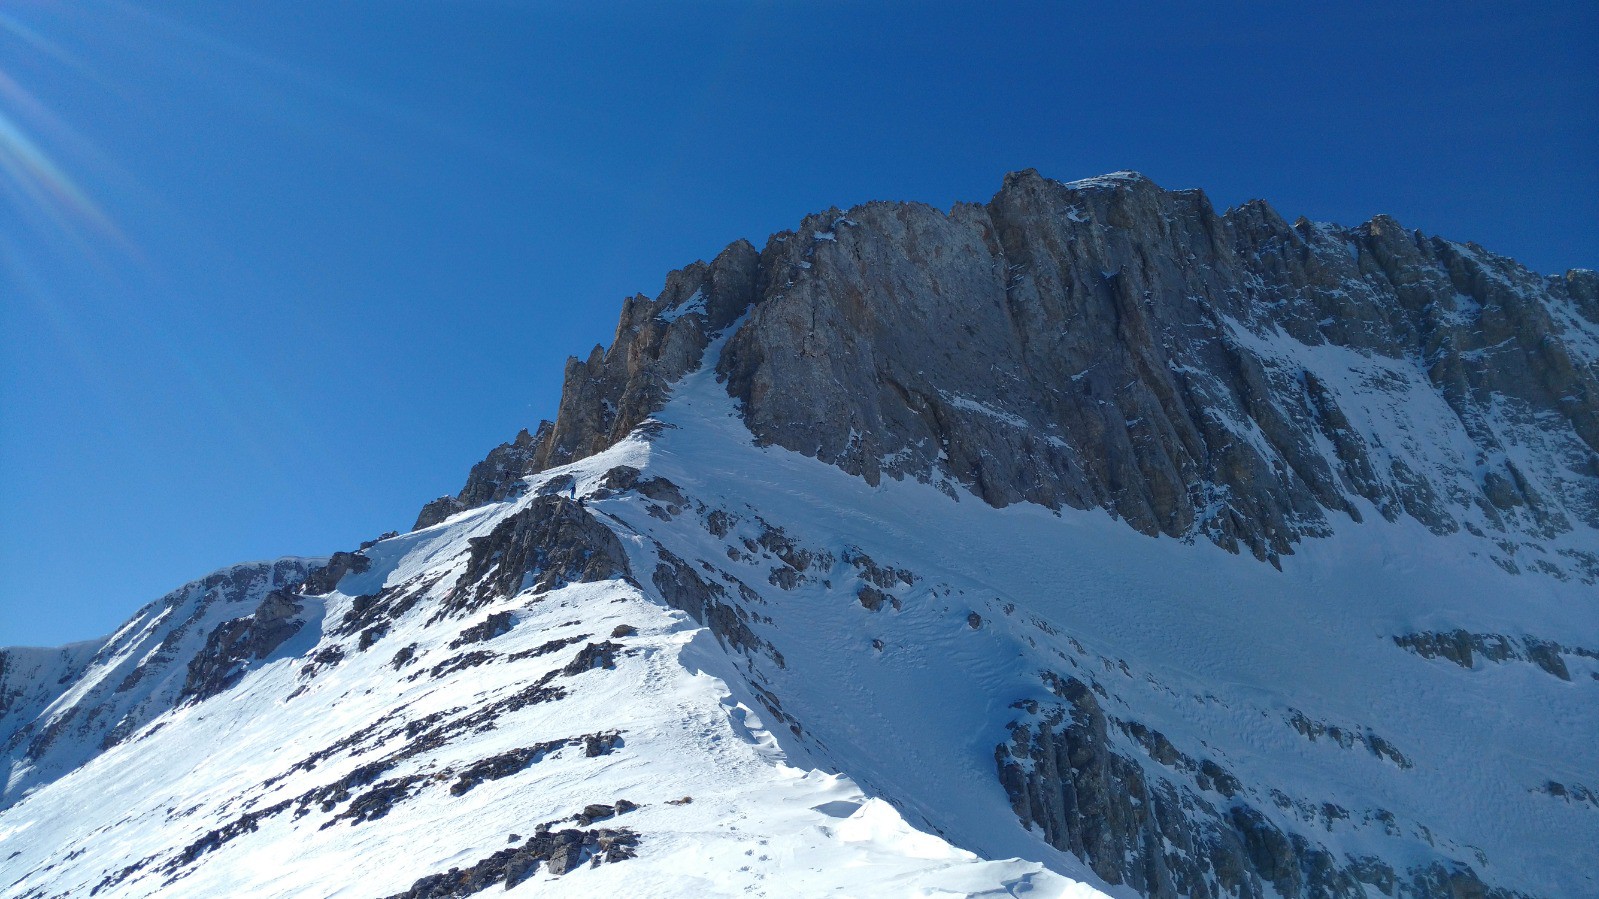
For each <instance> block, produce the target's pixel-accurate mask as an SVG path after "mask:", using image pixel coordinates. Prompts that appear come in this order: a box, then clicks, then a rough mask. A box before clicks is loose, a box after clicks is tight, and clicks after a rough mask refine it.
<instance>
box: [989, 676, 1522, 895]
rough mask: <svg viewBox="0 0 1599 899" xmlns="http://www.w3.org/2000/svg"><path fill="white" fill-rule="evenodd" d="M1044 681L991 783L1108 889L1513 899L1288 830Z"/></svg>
mask: <svg viewBox="0 0 1599 899" xmlns="http://www.w3.org/2000/svg"><path fill="white" fill-rule="evenodd" d="M1047 680H1049V682H1050V683H1051V686H1052V689H1053V691H1054V692H1055V694H1056V695H1057V696H1058V697H1059V699H1061V700H1062V702H1061V703H1059V704H1050V703H1041V702H1037V701H1032V700H1029V701H1027V702H1023V703H1019V704H1018V706H1017V707H1018V708H1019V709H1020V710H1021V711H1022V713H1023V716H1022V717H1021V718H1020V719H1019V720H1017V721H1015V722H1013V723H1012V724H1011V740H1010V742H1008V743H1002V744H1000V745H999V747H998V748H996V749H995V753H994V755H995V759H996V761H997V763H998V766H999V776H1000V781H1001V783H1003V784H1004V787H1005V791H1006V793H1007V794H1008V795H1009V797H1010V801H1011V806H1012V808H1013V809H1014V810H1015V811H1016V814H1017V816H1018V817H1020V818H1021V819H1022V821H1023V822H1024V823H1026V824H1028V825H1029V826H1033V827H1037V828H1038V829H1040V830H1041V831H1042V832H1043V834H1044V838H1045V839H1046V840H1048V841H1049V843H1050V844H1052V845H1054V846H1055V847H1057V848H1059V849H1062V850H1064V851H1067V852H1070V853H1072V854H1073V855H1076V856H1078V857H1080V858H1082V859H1084V860H1085V861H1087V862H1088V864H1089V866H1090V867H1092V868H1093V870H1094V873H1095V874H1097V875H1099V876H1100V877H1101V878H1103V879H1104V880H1105V882H1107V883H1110V884H1125V885H1127V886H1129V887H1131V888H1133V889H1134V890H1136V891H1138V893H1139V894H1140V895H1144V896H1150V897H1159V899H1176V897H1178V896H1207V897H1210V896H1218V897H1219V896H1236V897H1244V899H1264V897H1266V896H1271V895H1276V896H1282V897H1287V899H1295V897H1350V899H1363V897H1365V896H1368V895H1370V894H1371V893H1370V891H1369V889H1368V888H1374V889H1375V890H1377V891H1378V892H1380V893H1382V894H1384V895H1388V896H1401V897H1423V896H1427V897H1431V896H1437V897H1467V896H1470V897H1498V899H1508V897H1511V896H1515V895H1518V894H1515V893H1512V892H1509V891H1506V890H1503V889H1499V888H1493V887H1489V886H1488V885H1486V884H1484V883H1483V881H1482V879H1481V878H1480V877H1479V876H1478V874H1477V872H1476V871H1475V870H1474V869H1473V868H1472V866H1471V865H1470V864H1469V863H1467V862H1465V861H1462V860H1458V859H1454V858H1449V857H1440V858H1438V859H1437V860H1436V861H1433V862H1430V863H1427V864H1423V865H1419V866H1416V867H1413V868H1411V869H1408V870H1395V869H1394V868H1393V867H1392V866H1391V865H1389V864H1387V863H1385V862H1383V861H1382V860H1380V859H1376V858H1369V857H1352V856H1346V855H1342V854H1340V853H1338V852H1336V851H1334V850H1333V849H1330V848H1328V847H1327V846H1324V845H1321V844H1319V843H1317V842H1315V841H1314V840H1313V839H1312V838H1308V837H1307V836H1305V835H1304V834H1303V833H1301V832H1299V831H1295V830H1285V829H1283V828H1282V827H1279V826H1278V825H1277V824H1275V823H1273V821H1272V817H1271V815H1270V814H1268V813H1267V812H1266V811H1263V810H1262V808H1258V807H1256V806H1255V805H1254V804H1253V803H1252V801H1251V795H1250V794H1251V793H1254V792H1255V791H1257V790H1258V791H1260V792H1266V785H1253V789H1251V790H1249V791H1248V792H1246V790H1245V787H1244V785H1243V784H1241V783H1239V782H1238V780H1237V779H1236V778H1234V777H1232V775H1231V774H1229V773H1228V772H1227V771H1226V770H1225V769H1223V768H1221V767H1220V766H1218V765H1217V764H1216V763H1215V762H1213V761H1210V760H1208V759H1207V760H1195V759H1191V758H1188V757H1186V756H1184V755H1183V754H1182V753H1181V752H1179V751H1178V750H1177V749H1176V748H1175V747H1173V746H1172V745H1171V744H1170V742H1169V741H1167V740H1166V739H1165V737H1163V736H1161V735H1160V734H1159V733H1158V732H1155V731H1151V730H1149V729H1148V728H1146V727H1143V726H1141V725H1138V724H1136V723H1135V722H1117V721H1114V720H1113V719H1110V718H1109V717H1108V716H1107V715H1106V714H1105V712H1104V710H1103V709H1102V707H1101V706H1100V703H1099V701H1098V700H1097V699H1096V698H1095V695H1094V691H1093V690H1092V689H1091V688H1090V687H1088V686H1087V685H1085V684H1084V683H1083V682H1081V681H1079V680H1076V679H1074V678H1067V679H1060V678H1049V679H1047ZM1113 727H1115V728H1116V729H1119V730H1121V731H1123V732H1125V733H1127V734H1128V736H1130V737H1132V738H1133V739H1134V740H1135V741H1136V742H1137V744H1139V745H1141V746H1142V747H1143V751H1145V752H1147V753H1148V754H1149V756H1150V758H1151V760H1152V761H1154V762H1155V763H1157V764H1159V765H1163V766H1166V767H1168V768H1170V769H1171V770H1172V771H1174V772H1182V773H1184V774H1187V775H1188V776H1187V777H1185V778H1182V779H1179V778H1178V777H1170V778H1168V777H1160V776H1154V775H1151V774H1150V773H1149V771H1148V769H1147V768H1146V767H1145V766H1143V765H1141V764H1139V762H1138V761H1137V760H1135V759H1134V758H1133V757H1132V756H1131V755H1130V754H1128V753H1127V751H1126V750H1124V749H1121V748H1120V747H1118V745H1117V743H1116V741H1115V740H1113V738H1112V728H1113ZM1185 781H1186V782H1185ZM1333 813H1334V814H1338V815H1343V816H1347V815H1348V813H1347V812H1345V811H1344V810H1334V812H1333ZM1379 820H1380V823H1382V824H1384V825H1386V824H1387V822H1388V819H1379ZM1273 891H1274V892H1273Z"/></svg>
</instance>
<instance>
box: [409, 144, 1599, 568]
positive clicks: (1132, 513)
mask: <svg viewBox="0 0 1599 899" xmlns="http://www.w3.org/2000/svg"><path fill="white" fill-rule="evenodd" d="M1596 297H1599V276H1596V275H1595V273H1594V272H1592V271H1587V270H1581V269H1579V270H1573V271H1571V272H1569V273H1567V274H1566V275H1564V276H1558V277H1546V276H1543V275H1539V274H1537V273H1534V272H1531V271H1528V270H1527V269H1525V268H1524V267H1522V266H1520V265H1518V264H1516V263H1515V262H1513V261H1512V260H1509V259H1505V258H1503V257H1499V256H1495V255H1493V254H1492V253H1489V252H1487V251H1486V250H1483V249H1482V248H1480V247H1477V246H1475V245H1471V244H1459V243H1455V242H1452V241H1448V240H1444V239H1442V238H1437V237H1428V236H1425V235H1422V234H1420V233H1418V232H1413V231H1409V230H1406V229H1404V228H1402V227H1400V226H1399V225H1398V223H1396V222H1394V221H1393V220H1392V219H1390V218H1387V217H1385V216H1379V217H1377V218H1375V219H1373V220H1372V221H1370V222H1368V223H1367V224H1365V225H1363V226H1361V227H1358V228H1342V227H1338V226H1332V225H1320V224H1314V223H1311V222H1308V221H1305V220H1300V221H1298V222H1295V223H1293V224H1289V223H1287V222H1286V221H1285V220H1283V219H1282V218H1281V217H1280V216H1278V215H1277V213H1276V212H1275V211H1273V210H1272V209H1271V208H1270V207H1269V206H1268V205H1266V204H1265V203H1264V202H1260V201H1255V202H1251V203H1248V204H1245V205H1244V206H1242V207H1239V208H1237V209H1233V210H1229V211H1227V212H1226V213H1223V214H1218V213H1216V212H1215V211H1214V210H1213V209H1212V207H1211V205H1210V202H1209V200H1208V199H1207V198H1206V197H1205V195H1204V194H1203V193H1202V192H1200V191H1197V190H1185V191H1167V190H1163V189H1161V188H1160V187H1158V186H1156V185H1155V184H1154V183H1153V182H1151V181H1149V180H1148V179H1146V178H1144V177H1142V176H1140V175H1136V174H1133V173H1117V174H1114V175H1108V176H1104V177H1101V178H1093V179H1088V180H1086V181H1080V182H1073V183H1070V184H1064V183H1061V182H1056V181H1051V180H1049V179H1046V178H1043V177H1041V176H1040V175H1038V174H1037V173H1036V172H1033V171H1030V170H1029V171H1025V172H1018V173H1015V174H1012V175H1009V176H1007V177H1006V179H1005V183H1004V186H1003V188H1002V189H1001V190H1000V192H999V193H998V194H997V195H996V196H995V197H994V198H993V199H992V200H991V201H989V202H988V203H987V204H957V205H956V206H955V207H954V208H953V209H952V210H950V212H948V213H945V212H942V211H940V210H937V209H934V208H932V207H929V206H925V205H921V204H913V203H868V204H866V205H864V206H860V207H856V208H853V209H851V210H849V211H847V212H840V211H839V210H836V209H835V210H830V211H828V212H826V213H823V214H820V215H813V216H810V217H808V218H806V219H805V220H804V221H803V222H802V223H801V225H800V227H799V228H798V229H797V230H795V231H791V232H783V233H780V234H777V235H774V236H773V237H772V238H771V239H770V240H769V241H768V242H767V245H766V248H765V249H764V250H762V251H760V252H759V253H757V252H756V251H755V249H754V248H753V247H752V246H750V245H749V244H748V243H745V242H742V241H741V242H739V243H735V244H733V245H731V246H730V247H728V248H727V249H726V250H724V251H723V252H722V253H721V254H720V255H719V256H717V258H716V259H715V260H714V261H713V262H711V263H709V264H707V263H695V264H694V265H692V266H690V267H688V268H686V269H684V270H682V271H679V272H674V273H672V275H671V276H670V277H669V278H668V280H667V284H666V288H665V289H664V290H663V291H662V292H661V294H660V295H659V296H658V297H657V298H656V299H655V300H653V301H651V300H648V299H645V298H644V297H641V296H640V297H634V298H633V299H630V300H628V301H627V303H626V304H625V305H624V308H623V312H622V318H621V322H620V324H619V326H618V329H617V336H616V340H615V342H614V343H613V344H612V346H611V347H610V349H609V350H604V349H601V348H599V347H596V348H595V350H594V352H593V353H591V354H590V356H589V358H588V359H587V360H583V361H579V360H577V359H572V360H570V361H569V362H568V363H567V371H566V382H565V390H564V392H563V396H562V400H561V405H560V411H559V413H558V415H557V419H556V421H555V422H545V423H544V424H543V425H542V426H541V427H540V428H539V430H538V433H537V434H536V435H529V434H528V433H527V432H525V431H524V432H523V434H521V435H519V436H518V438H517V440H516V441H515V442H514V443H511V444H506V445H504V446H502V447H500V448H499V449H497V450H495V452H494V453H492V454H490V457H489V459H487V460H485V462H483V463H480V464H479V466H477V467H476V468H474V469H473V473H472V477H471V478H469V480H468V484H467V486H466V488H465V489H464V490H463V491H462V492H461V494H460V495H459V496H457V497H455V498H445V499H441V500H439V501H436V502H435V504H433V505H430V506H429V507H428V510H424V513H423V516H422V518H421V519H419V521H418V525H419V526H425V524H429V523H433V522H434V521H437V520H441V519H442V518H443V517H445V516H446V515H448V514H451V513H453V512H454V511H457V510H459V509H464V508H470V507H472V506H474V505H481V504H483V503H485V502H492V501H496V500H498V499H503V498H505V497H506V496H508V495H510V494H511V492H513V491H514V490H515V489H516V488H515V484H517V483H519V480H520V478H521V477H522V476H524V475H526V474H529V473H532V472H536V471H540V470H544V469H546V468H549V467H552V466H555V465H559V464H563V463H565V462H569V461H572V460H574V459H579V458H583V457H585V456H588V455H591V454H593V453H595V452H598V451H600V450H602V449H605V448H606V447H609V446H611V445H612V444H614V443H615V442H617V441H618V440H620V439H622V438H623V437H625V436H627V435H628V434H629V433H631V432H632V431H633V430H634V429H635V428H637V427H638V426H639V425H640V424H641V423H642V422H644V421H645V419H646V418H647V417H648V415H649V414H650V413H651V412H653V411H654V410H656V409H658V408H659V407H660V406H661V405H662V404H663V403H664V402H665V400H666V399H667V396H668V393H669V389H670V384H671V383H672V381H673V380H675V379H676V378H678V377H680V376H682V375H683V374H684V373H686V372H688V371H691V370H693V369H694V368H696V367H697V366H698V365H699V364H700V362H701V359H700V357H701V355H702V354H703V352H704V350H705V348H706V347H707V345H708V344H709V341H710V339H711V337H712V336H713V335H715V334H718V333H721V332H723V331H724V330H725V329H728V328H730V327H732V326H733V325H735V324H736V325H737V327H736V329H735V330H733V331H732V333H731V334H730V335H729V336H728V339H727V342H726V345H725V347H724V348H723V349H722V350H721V352H720V355H719V357H718V358H716V359H711V360H705V362H706V364H714V365H715V366H716V369H717V372H718V374H719V375H720V376H721V377H722V378H724V379H725V381H726V383H727V386H728V390H729V392H730V393H731V394H732V395H733V396H734V397H735V398H736V399H738V400H739V401H740V403H741V404H742V407H743V410H744V417H745V421H746V423H747V424H748V426H749V428H750V430H751V431H752V432H753V433H754V435H755V436H756V438H757V440H759V441H760V442H762V443H767V444H775V445H778V446H782V447H786V448H788V449H791V450H795V451H797V452H800V453H804V454H806V455H811V456H815V457H816V458H819V459H822V460H823V461H826V462H829V463H832V464H835V465H838V466H839V467H841V468H843V469H845V470H846V471H849V472H852V473H856V474H859V475H861V476H862V477H864V478H866V479H867V480H868V481H870V482H873V483H876V482H877V481H878V480H879V479H880V478H882V477H884V476H888V477H895V478H903V477H910V478H916V479H919V480H923V481H929V482H933V483H937V484H940V485H942V486H943V488H944V489H945V490H946V492H950V493H951V495H954V496H958V495H959V493H961V492H962V491H963V490H965V491H970V492H972V493H975V494H976V495H977V496H979V497H981V498H982V499H983V500H984V501H986V502H989V503H991V504H994V505H998V506H1003V505H1007V504H1011V503H1016V502H1031V503H1038V504H1041V505H1044V506H1048V507H1051V508H1061V507H1065V506H1070V507H1074V508H1096V507H1098V508H1104V509H1107V510H1109V511H1110V512H1112V513H1113V514H1115V515H1116V516H1118V517H1120V518H1122V519H1124V520H1126V521H1127V522H1128V523H1129V524H1130V525H1132V526H1133V527H1135V528H1137V529H1138V530H1140V531H1142V532H1144V533H1147V534H1165V535H1168V536H1173V537H1180V538H1187V539H1191V538H1201V537H1202V538H1205V539H1209V540H1212V541H1214V542H1216V543H1217V544H1219V545H1221V546H1224V547H1227V548H1228V549H1232V550H1234V551H1238V550H1243V549H1247V550H1248V551H1249V552H1251V553H1253V554H1254V555H1256V556H1257V557H1260V558H1262V559H1270V560H1273V561H1275V560H1277V558H1278V557H1279V556H1281V555H1283V554H1287V553H1291V552H1292V551H1293V546H1294V545H1295V543H1297V542H1298V541H1299V540H1301V539H1303V538H1305V537H1314V536H1321V535H1325V534H1328V533H1330V532H1331V529H1332V528H1333V527H1334V526H1335V524H1336V522H1337V521H1339V520H1345V521H1359V520H1361V518H1362V517H1363V516H1364V514H1366V512H1365V511H1363V510H1366V511H1370V510H1375V511H1376V512H1377V513H1378V514H1380V515H1383V516H1385V517H1387V518H1390V519H1394V518H1397V517H1399V516H1402V515H1408V516H1411V517H1413V518H1415V519H1417V520H1418V521H1420V522H1422V523H1423V524H1425V525H1426V526H1427V527H1428V528H1430V529H1432V530H1434V531H1435V532H1439V533H1450V532H1454V531H1458V530H1461V529H1466V530H1470V531H1472V532H1473V533H1477V534H1482V535H1489V536H1491V537H1492V538H1493V539H1494V540H1495V541H1497V543H1498V544H1499V546H1498V549H1497V550H1496V559H1497V560H1498V561H1499V562H1500V564H1501V565H1504V566H1505V567H1507V568H1510V569H1511V570H1516V569H1518V568H1519V567H1522V566H1526V565H1532V566H1535V567H1540V568H1544V569H1546V570H1549V571H1551V572H1555V573H1559V574H1560V575H1561V576H1567V575H1570V574H1573V573H1574V574H1575V576H1577V577H1581V578H1583V579H1585V580H1592V579H1594V578H1595V577H1596V576H1599V558H1595V556H1594V555H1593V553H1592V552H1591V551H1589V550H1587V549H1584V544H1583V542H1582V541H1575V542H1574V543H1573V545H1569V546H1568V545H1563V544H1561V542H1560V539H1559V538H1561V537H1562V535H1569V534H1571V533H1572V532H1573V530H1574V529H1584V530H1586V529H1591V528H1595V527H1599V451H1596V449H1599V299H1596ZM1307 359H1308V360H1310V363H1311V364H1307ZM1374 395H1375V396H1377V397H1379V398H1381V399H1383V400H1384V402H1383V403H1382V404H1381V405H1380V406H1378V407H1375V408H1373V407H1371V405H1370V403H1371V399H1372V397H1373V396H1374ZM1459 435H1464V439H1463V440H1457V439H1456V438H1457V437H1458V436H1459ZM1439 444H1449V445H1444V446H1442V448H1441V449H1440V448H1439ZM1528 458H1536V459H1541V460H1547V462H1548V464H1544V465H1540V466H1538V467H1537V468H1535V469H1532V470H1529V469H1528V468H1527V466H1526V463H1525V461H1524V460H1526V459H1528Z"/></svg>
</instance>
